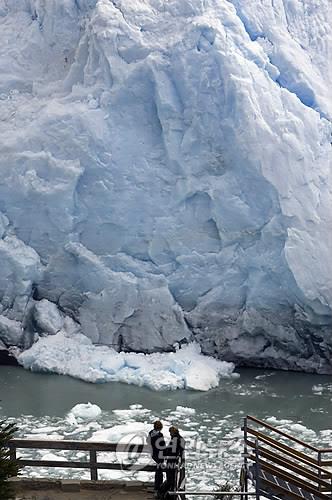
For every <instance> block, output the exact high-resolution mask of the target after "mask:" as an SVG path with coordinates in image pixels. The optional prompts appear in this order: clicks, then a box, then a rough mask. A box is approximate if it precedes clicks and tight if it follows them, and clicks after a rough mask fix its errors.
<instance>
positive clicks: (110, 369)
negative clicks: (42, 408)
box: [17, 331, 234, 413]
mask: <svg viewBox="0 0 332 500" xmlns="http://www.w3.org/2000/svg"><path fill="white" fill-rule="evenodd" d="M17 359H18V362H19V363H20V364H22V365H23V366H24V367H25V368H29V369H31V370H33V371H43V372H45V371H46V372H55V373H59V374H66V375H71V376H72V377H76V378H80V379H82V380H86V381H89V382H108V381H119V382H126V383H128V384H136V385H140V386H144V385H145V386H147V387H149V388H151V389H154V390H173V389H184V388H188V389H194V390H201V391H206V390H209V389H210V388H211V387H216V386H217V385H218V384H219V380H220V378H221V377H232V376H234V373H233V370H234V365H233V364H232V363H226V362H223V361H219V360H216V359H213V358H210V357H209V356H203V355H202V354H201V350H200V347H199V346H198V345H197V344H189V345H186V346H184V347H183V348H182V349H180V350H178V351H176V352H172V353H155V354H134V353H124V352H120V353H118V352H116V351H115V350H114V349H112V348H109V347H105V346H94V345H93V344H92V342H91V341H90V340H89V339H88V338H87V337H85V336H83V335H80V334H76V335H70V336H69V335H67V334H66V333H65V332H64V331H61V332H59V333H57V334H56V335H52V336H49V337H43V338H40V339H39V340H38V341H37V342H36V343H35V344H34V345H33V346H32V347H31V348H30V349H28V350H26V351H23V352H22V353H21V354H20V355H19V356H18V358H17ZM80 408H81V407H80ZM125 411H126V413H127V412H128V411H130V412H132V413H135V412H142V409H141V408H136V407H135V408H131V409H130V410H125Z"/></svg>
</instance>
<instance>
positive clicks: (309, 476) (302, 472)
mask: <svg viewBox="0 0 332 500" xmlns="http://www.w3.org/2000/svg"><path fill="white" fill-rule="evenodd" d="M251 422H253V423H256V424H258V425H259V426H260V427H262V428H263V429H259V430H257V429H255V428H254V426H253V425H250V423H251ZM264 428H266V429H267V430H269V431H272V432H274V433H276V434H277V435H278V436H280V437H282V438H286V439H287V440H288V441H290V443H288V444H285V443H284V442H282V441H283V440H281V439H280V438H279V439H278V436H273V434H272V436H273V437H272V436H271V435H270V433H269V432H267V431H264ZM243 431H244V457H245V460H247V459H249V460H251V461H252V462H254V463H255V464H256V465H255V469H254V470H255V471H256V472H255V478H256V483H255V484H256V492H257V495H258V496H259V493H260V491H263V492H264V488H263V489H262V488H261V486H260V482H261V481H263V482H264V481H265V483H266V484H267V486H268V488H270V489H272V490H278V488H279V490H280V491H281V490H282V489H283V481H286V483H289V484H293V485H294V486H296V487H298V488H300V489H302V490H303V491H307V492H309V493H313V494H314V495H316V497H318V498H326V494H324V493H323V492H326V493H327V494H328V496H331V495H332V471H330V470H327V469H326V468H324V467H323V466H326V465H332V461H331V460H322V453H324V452H330V451H331V452H332V449H330V448H318V447H316V446H313V445H311V444H308V443H305V442H304V441H302V440H300V439H297V438H295V437H293V436H291V435H289V434H287V433H285V432H283V431H280V430H279V429H277V428H275V427H273V426H272V425H270V424H267V423H265V422H263V421H262V420H260V419H258V418H256V417H252V416H251V415H248V416H247V417H246V418H245V419H244V427H243ZM249 435H250V436H254V437H255V442H254V440H253V439H252V438H250V437H249ZM292 442H293V443H297V444H298V445H300V446H301V447H302V448H304V449H307V450H303V451H299V450H298V449H296V448H297V447H296V446H294V445H293V446H292V444H291V443H292ZM248 447H249V448H251V449H252V450H253V451H252V452H249V451H248ZM309 453H310V455H309ZM314 455H316V457H315V456H314ZM260 471H261V472H260ZM264 471H266V472H267V473H269V474H270V475H271V476H274V478H275V481H276V482H275V483H274V481H272V480H269V477H266V475H265V473H264ZM278 479H279V482H278ZM280 480H281V482H280ZM285 492H286V493H287V491H286V486H285V485H284V493H285ZM289 495H290V497H292V496H293V497H296V498H299V495H298V494H297V492H296V491H289ZM300 496H301V495H300Z"/></svg>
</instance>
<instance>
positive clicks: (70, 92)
mask: <svg viewBox="0 0 332 500" xmlns="http://www.w3.org/2000/svg"><path fill="white" fill-rule="evenodd" d="M329 8H330V5H329V0H320V1H319V2H317V1H316V0H305V1H303V2H296V1H290V0H289V1H287V2H285V1H282V0H264V1H263V0H205V1H204V2H203V1H201V0H170V1H167V2H164V1H163V2H162V1H160V0H144V1H143V0H142V1H137V2H131V1H129V0H112V1H109V0H48V1H47V2H41V1H39V0H26V1H23V0H11V1H10V2H8V1H7V0H0V74H1V78H0V144H1V155H0V174H1V175H0V267H1V276H0V346H1V349H2V350H3V347H5V348H6V349H7V348H11V347H17V348H19V349H20V350H23V351H24V350H25V352H22V354H20V355H19V356H18V358H19V360H20V362H21V363H22V364H23V365H24V366H26V367H28V368H33V369H45V370H50V371H55V372H57V373H68V374H71V375H73V376H78V377H85V378H87V379H89V380H94V381H103V380H105V379H112V377H113V378H114V379H120V378H121V379H122V380H126V381H129V382H132V383H134V380H136V378H135V377H136V376H137V374H140V375H139V377H138V378H137V380H138V383H140V384H143V383H144V384H145V385H148V386H149V387H154V388H156V386H158V384H159V383H161V382H159V377H157V380H153V378H152V377H153V376H155V372H154V371H153V369H151V370H149V371H146V359H150V358H146V357H145V355H144V354H142V355H140V354H137V353H145V354H147V355H149V354H153V353H154V354H153V355H154V356H156V357H155V358H151V360H152V359H160V360H162V362H163V363H164V368H163V370H164V371H165V374H166V375H165V377H166V382H165V383H161V385H162V386H163V387H164V386H165V387H166V386H167V387H169V388H170V387H172V388H175V387H189V386H190V387H193V388H201V387H202V381H201V378H200V373H201V372H202V370H203V368H204V370H206V373H207V372H208V371H209V373H208V375H207V377H208V382H207V384H206V385H204V384H203V385H204V387H205V388H206V387H209V386H213V385H215V384H216V383H217V380H218V375H217V373H219V372H218V370H219V368H215V366H214V365H213V363H212V361H211V363H212V364H211V366H210V364H209V366H207V364H206V363H205V361H202V365H200V368H199V370H197V369H193V370H192V371H190V367H188V366H187V367H186V369H185V373H186V376H184V371H183V367H182V365H181V363H180V362H179V364H180V365H181V366H180V368H179V372H177V371H176V370H177V368H176V370H175V371H174V370H171V369H170V366H169V363H170V362H169V361H167V360H171V359H173V358H172V356H173V357H174V359H178V358H177V356H178V357H179V356H180V357H181V356H182V354H181V353H182V352H183V349H184V348H182V349H181V350H180V351H178V352H176V353H173V354H172V353H171V352H170V351H173V350H174V345H182V346H183V345H184V344H186V343H189V344H190V347H187V348H185V349H184V352H186V350H189V351H190V353H191V355H192V356H194V357H195V359H196V362H197V364H199V363H200V361H198V358H196V356H198V354H197V353H196V354H195V353H194V352H196V351H194V348H193V347H192V346H193V345H194V344H192V343H193V342H194V343H197V344H199V345H200V347H201V350H202V353H204V354H206V355H209V356H213V357H215V358H218V359H222V360H225V361H230V362H234V363H236V364H237V365H239V366H241V365H242V366H243V365H244V366H262V367H271V368H279V369H292V370H303V371H308V372H320V373H331V372H332V362H331V359H332V337H331V325H332V313H331V307H332V257H331V255H332V191H331V172H332V168H331V166H332V162H331V158H332V152H331V133H332V127H331V116H332V99H331V83H332V82H331V71H330V54H331V46H332V30H331V23H330V20H329V18H330V10H329ZM64 331H65V332H67V333H68V332H71V333H70V334H68V336H66V335H64V333H63V332H64ZM60 345H61V349H60V348H59V346H60ZM118 351H121V352H123V354H121V353H120V354H116V352H118ZM77 352H79V353H80V359H81V360H82V362H83V364H82V366H83V365H84V366H86V367H87V373H84V370H81V369H80V367H79V366H78V364H77V363H76V362H75V360H76V357H77ZM130 352H133V353H136V354H130ZM162 352H166V353H167V352H168V354H165V357H161V358H159V356H164V355H163V354H158V353H162ZM55 353H56V354H55ZM107 353H110V354H107ZM38 356H39V357H40V358H39V359H38ZM70 357H71V358H70ZM70 359H71V360H72V362H71V361H70ZM199 359H201V358H199ZM209 359H210V358H209ZM181 362H182V361H181ZM84 363H85V364H84ZM152 366H155V365H154V362H152ZM218 366H219V365H218ZM176 367H178V364H176ZM120 374H121V376H120ZM133 374H135V376H134V375H133ZM135 383H136V382H135Z"/></svg>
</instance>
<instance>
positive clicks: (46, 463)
mask: <svg viewBox="0 0 332 500" xmlns="http://www.w3.org/2000/svg"><path fill="white" fill-rule="evenodd" d="M19 463H20V465H22V466H23V467H61V468H65V469H90V468H91V462H90V461H89V462H73V461H69V460H26V459H20V461H19ZM96 468H97V469H109V470H123V471H130V470H133V469H134V470H135V465H133V464H119V463H110V462H96ZM139 470H140V471H144V472H154V471H155V470H156V467H155V465H142V464H140V465H139Z"/></svg>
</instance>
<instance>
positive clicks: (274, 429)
mask: <svg viewBox="0 0 332 500" xmlns="http://www.w3.org/2000/svg"><path fill="white" fill-rule="evenodd" d="M247 419H248V420H252V421H253V422H256V424H259V425H261V426H262V427H265V428H266V429H269V430H270V431H273V432H276V433H277V434H279V435H280V436H283V437H285V438H287V439H289V440H291V441H294V442H295V443H298V444H300V445H301V446H303V447H304V448H309V449H310V450H312V451H315V452H317V453H318V452H320V451H321V452H322V451H323V450H324V448H322V449H320V448H317V447H316V446H313V445H311V444H308V443H305V442H304V441H302V440H301V439H298V438H296V437H293V436H290V435H289V434H287V433H286V432H283V431H281V430H280V429H277V427H274V426H273V425H270V424H267V423H266V422H263V420H259V419H258V418H256V417H253V416H251V415H247ZM325 450H329V448H325ZM331 452H332V449H331Z"/></svg>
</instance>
